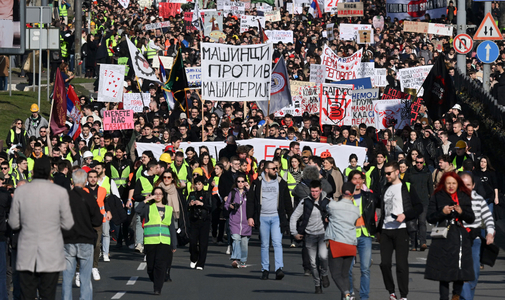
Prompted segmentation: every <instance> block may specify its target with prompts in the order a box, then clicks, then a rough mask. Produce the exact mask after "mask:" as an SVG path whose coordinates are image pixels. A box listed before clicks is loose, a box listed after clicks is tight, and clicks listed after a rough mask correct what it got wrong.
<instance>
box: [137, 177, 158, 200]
mask: <svg viewBox="0 0 505 300" xmlns="http://www.w3.org/2000/svg"><path fill="white" fill-rule="evenodd" d="M138 180H140V184H141V185H142V191H141V192H140V194H141V195H142V196H147V195H150V194H151V193H152V192H153V189H154V186H153V185H152V184H151V182H149V179H147V178H146V177H145V176H140V178H139V179H138ZM156 180H158V175H156V176H154V181H153V182H156Z"/></svg>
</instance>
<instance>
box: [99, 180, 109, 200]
mask: <svg viewBox="0 0 505 300" xmlns="http://www.w3.org/2000/svg"><path fill="white" fill-rule="evenodd" d="M100 186H101V187H103V188H104V189H105V190H106V191H107V194H106V195H105V197H107V196H109V195H110V178H109V177H108V176H105V177H104V178H103V181H102V184H101V185H100Z"/></svg>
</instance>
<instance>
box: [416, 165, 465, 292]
mask: <svg viewBox="0 0 505 300" xmlns="http://www.w3.org/2000/svg"><path fill="white" fill-rule="evenodd" d="M426 220H427V221H428V222H429V223H430V224H437V227H448V228H449V230H448V233H447V237H446V238H433V240H432V242H431V247H430V252H429V254H428V260H427V262H426V271H425V273H424V278H426V279H429V280H436V281H439V282H440V300H448V299H449V283H450V282H453V296H452V298H451V299H452V300H459V298H460V295H461V290H462V288H463V283H464V282H465V281H471V280H473V279H474V276H475V273H474V272H473V261H472V241H471V238H470V236H469V233H468V231H467V230H466V229H465V228H464V227H463V223H462V222H463V221H465V222H467V223H472V222H473V221H474V220H475V215H474V213H473V210H472V200H471V191H470V190H469V189H468V188H467V187H466V186H465V184H464V183H463V181H462V180H461V178H460V177H459V176H458V175H457V174H456V173H454V172H448V173H445V174H444V175H443V176H442V178H441V179H440V182H439V184H438V186H437V188H436V189H435V192H434V193H433V196H432V197H431V199H430V203H429V205H428V212H427V217H426Z"/></svg>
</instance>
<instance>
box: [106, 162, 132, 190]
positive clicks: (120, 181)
mask: <svg viewBox="0 0 505 300" xmlns="http://www.w3.org/2000/svg"><path fill="white" fill-rule="evenodd" d="M110 174H111V176H112V180H114V182H115V183H116V185H117V187H118V188H119V187H124V186H126V183H127V182H128V178H129V177H130V166H127V167H126V168H124V170H123V172H121V174H119V171H118V169H116V167H115V166H114V165H112V164H111V165H110Z"/></svg>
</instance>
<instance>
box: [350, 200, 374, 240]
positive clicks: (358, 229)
mask: <svg viewBox="0 0 505 300" xmlns="http://www.w3.org/2000/svg"><path fill="white" fill-rule="evenodd" d="M359 201H360V202H361V203H360V205H359V215H360V217H362V216H363V202H362V201H361V198H360V199H359ZM353 203H354V206H357V205H356V201H353ZM361 235H364V236H370V233H369V232H368V229H366V226H364V225H363V226H361V227H356V237H360V236H361Z"/></svg>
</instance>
